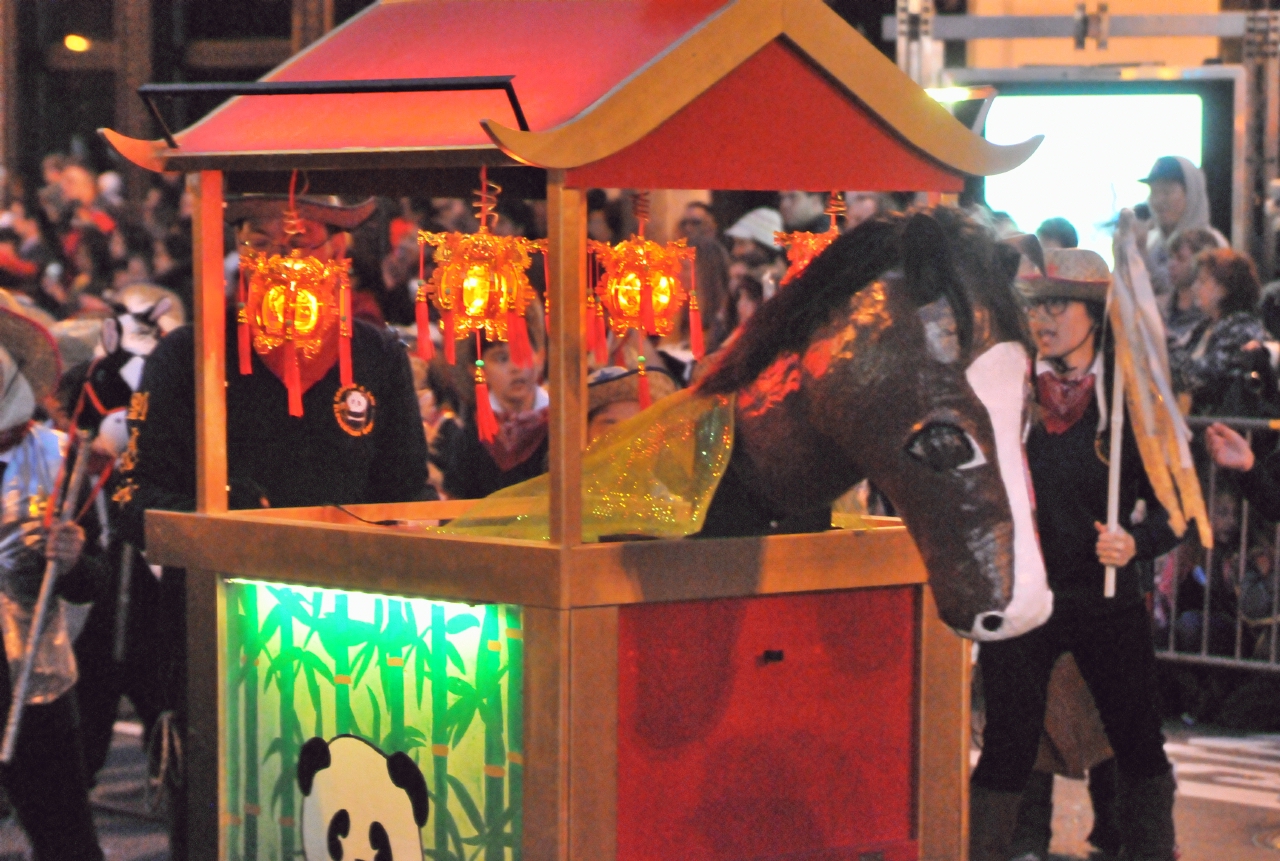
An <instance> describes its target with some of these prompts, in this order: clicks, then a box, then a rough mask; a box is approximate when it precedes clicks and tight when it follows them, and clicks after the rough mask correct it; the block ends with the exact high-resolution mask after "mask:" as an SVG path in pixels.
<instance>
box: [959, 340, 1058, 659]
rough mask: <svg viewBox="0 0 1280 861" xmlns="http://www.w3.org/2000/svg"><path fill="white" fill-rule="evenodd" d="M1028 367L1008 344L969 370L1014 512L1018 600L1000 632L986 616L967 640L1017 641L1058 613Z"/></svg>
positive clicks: (1012, 603) (1006, 613) (1009, 609)
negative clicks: (1036, 473) (1038, 492)
mask: <svg viewBox="0 0 1280 861" xmlns="http://www.w3.org/2000/svg"><path fill="white" fill-rule="evenodd" d="M1029 368H1030V363H1029V362H1028V360H1027V353H1026V350H1025V349H1023V347H1022V345H1021V344H1019V343H1017V342H1015V341H1005V342H1003V343H1000V344H996V345H995V346H994V347H992V348H991V349H989V350H987V351H986V352H985V353H983V354H982V355H981V356H979V357H978V358H977V360H975V361H974V362H973V364H971V365H970V366H969V368H968V369H967V370H966V371H965V377H967V378H968V380H969V385H970V386H971V387H972V388H973V391H974V393H975V394H976V395H977V396H978V399H979V400H981V401H982V405H983V406H984V407H986V409H987V415H989V416H990V417H991V427H992V429H993V430H994V431H995V439H996V465H997V466H998V467H999V469H1000V478H1001V480H1002V481H1003V482H1004V488H1005V493H1006V495H1007V496H1008V498H1009V509H1010V510H1011V511H1012V512H1013V596H1012V598H1011V600H1010V601H1009V606H1007V607H1005V608H1004V610H1003V611H1002V612H1001V613H1000V615H1001V616H1003V618H1004V622H1003V624H1001V625H1000V627H999V628H998V629H997V630H995V631H988V630H986V629H985V628H984V627H983V625H982V618H983V617H981V616H980V617H979V618H978V619H975V620H974V625H973V630H972V631H970V632H968V634H967V636H969V637H972V638H973V639H975V640H1005V639H1008V638H1009V637H1016V636H1018V635H1019V634H1024V633H1026V632H1027V631H1030V630H1032V629H1033V628H1037V627H1039V626H1040V625H1043V624H1044V623H1045V621H1047V620H1048V618H1049V615H1050V614H1051V613H1052V612H1053V593H1052V592H1051V591H1049V581H1048V578H1047V576H1046V575H1045V570H1044V557H1043V556H1041V554H1040V541H1039V538H1038V537H1037V535H1036V522H1035V513H1034V508H1033V505H1032V502H1031V492H1030V484H1031V477H1030V475H1029V474H1028V471H1027V461H1026V457H1025V456H1024V454H1023V448H1022V422H1023V415H1022V411H1023V404H1024V400H1025V399H1024V392H1025V391H1026V386H1027V374H1028V373H1029Z"/></svg>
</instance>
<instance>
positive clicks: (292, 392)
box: [284, 341, 302, 418]
mask: <svg viewBox="0 0 1280 861" xmlns="http://www.w3.org/2000/svg"><path fill="white" fill-rule="evenodd" d="M284 350H285V352H284V387H285V389H286V390H287V391H288V392H289V415H291V416H297V417H299V418H301V417H302V374H301V372H300V371H299V370H298V347H297V345H296V344H294V342H293V341H288V342H286V343H285V345H284Z"/></svg>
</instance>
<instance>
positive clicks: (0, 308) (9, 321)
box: [0, 290, 62, 403]
mask: <svg viewBox="0 0 1280 861" xmlns="http://www.w3.org/2000/svg"><path fill="white" fill-rule="evenodd" d="M34 311H35V309H34V308H29V307H27V306H25V305H23V303H21V302H19V301H18V299H17V297H15V296H14V295H13V293H11V292H9V291H8V290H0V346H2V347H4V348H5V350H7V351H8V353H9V355H10V356H12V357H13V360H14V361H15V362H17V364H18V370H19V371H21V372H22V375H23V376H24V377H26V379H27V383H29V384H30V386H31V391H32V394H34V395H35V399H36V402H37V403H39V402H40V401H42V400H44V399H45V398H46V397H48V396H49V395H51V394H53V390H54V388H55V387H56V386H57V385H58V377H59V376H60V375H61V374H62V360H61V359H60V358H59V357H58V345H57V343H56V342H55V341H54V340H53V335H51V334H50V333H49V330H48V329H47V328H45V326H44V325H43V324H42V323H41V322H40V321H39V319H38V317H39V316H45V317H47V316H48V315H47V314H43V313H42V312H41V313H33V312H34Z"/></svg>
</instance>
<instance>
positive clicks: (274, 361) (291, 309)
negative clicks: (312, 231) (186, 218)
mask: <svg viewBox="0 0 1280 861" xmlns="http://www.w3.org/2000/svg"><path fill="white" fill-rule="evenodd" d="M296 184H297V172H296V171H295V172H294V175H293V177H292V178H291V179H290V182H289V204H288V207H287V209H286V210H285V212H284V217H283V222H284V232H285V234H286V236H288V237H290V241H292V239H293V237H296V236H300V235H301V234H302V233H303V232H304V228H303V226H302V225H301V223H300V218H299V216H298V210H297V205H296V202H295V189H296ZM350 271H351V262H350V261H349V260H322V259H320V258H318V257H314V256H312V255H308V254H303V252H302V249H300V248H294V249H293V250H291V251H290V252H289V253H288V254H265V253H262V252H252V251H248V250H247V249H246V250H245V251H242V252H241V254H240V279H239V287H238V291H237V297H236V298H237V301H236V324H237V325H236V329H237V341H238V343H237V347H238V348H239V364H240V373H241V374H244V375H248V374H252V373H253V360H252V355H251V354H252V353H257V354H258V356H259V357H260V358H261V359H262V361H263V363H264V364H266V365H267V367H268V368H270V369H271V370H272V372H274V373H275V374H276V376H277V377H279V378H280V380H281V381H282V382H283V383H284V385H285V389H286V390H287V392H288V396H289V414H290V415H292V416H301V415H302V395H303V393H304V392H305V391H306V390H307V389H308V388H310V387H311V385H312V384H313V383H315V382H316V380H318V379H319V378H320V377H322V376H323V375H324V374H325V373H327V372H328V370H329V368H331V367H333V360H334V355H333V353H334V348H335V344H336V351H337V360H338V367H339V374H340V382H341V386H342V387H343V389H347V388H350V387H352V386H353V385H354V380H353V378H352V377H353V374H352V368H351V336H352V328H351V326H352V324H351V320H352V317H351V280H350Z"/></svg>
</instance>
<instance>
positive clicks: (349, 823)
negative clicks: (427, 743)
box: [298, 735, 429, 861]
mask: <svg viewBox="0 0 1280 861" xmlns="http://www.w3.org/2000/svg"><path fill="white" fill-rule="evenodd" d="M298 786H299V787H301V789H302V794H303V796H304V798H303V801H302V823H301V830H302V853H303V856H304V857H305V858H306V859H307V861H344V859H345V861H422V858H423V856H422V836H421V833H420V831H421V828H422V826H424V825H426V824H427V814H428V812H429V806H428V805H429V801H428V799H427V782H426V780H424V779H423V777H422V772H421V771H420V770H419V769H418V765H417V763H415V762H414V761H413V760H412V759H410V758H409V757H408V755H406V754H404V753H393V754H391V755H390V756H387V755H386V754H384V753H383V752H382V751H381V750H379V749H378V748H376V747H374V746H373V745H372V744H370V743H369V742H367V741H365V740H364V739H362V738H357V737H356V736H353V735H340V736H337V737H335V738H333V739H332V740H330V741H327V742H326V741H325V740H324V739H322V738H312V739H310V740H309V741H308V742H307V743H306V744H304V745H303V746H302V750H301V751H300V752H299V755H298Z"/></svg>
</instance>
